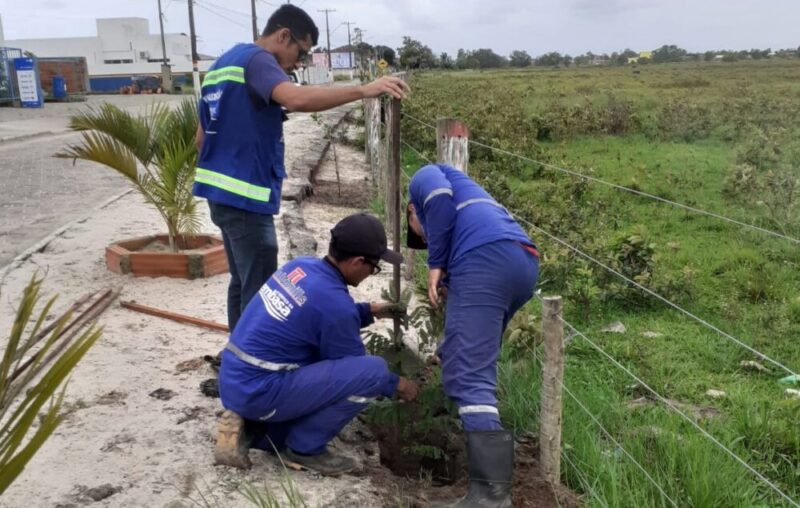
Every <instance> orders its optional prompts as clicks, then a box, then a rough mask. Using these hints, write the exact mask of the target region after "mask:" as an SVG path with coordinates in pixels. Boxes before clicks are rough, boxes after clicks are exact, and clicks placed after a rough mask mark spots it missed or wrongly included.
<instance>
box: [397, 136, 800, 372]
mask: <svg viewBox="0 0 800 508" xmlns="http://www.w3.org/2000/svg"><path fill="white" fill-rule="evenodd" d="M402 143H404V144H405V145H406V146H408V147H410V148H411V149H412V150H413V151H414V152H416V153H417V154H418V155H420V156H421V157H423V158H424V156H422V154H421V153H420V152H419V150H417V149H416V148H414V147H412V146H411V145H410V144H408V143H407V142H405V141H402ZM508 212H509V213H510V214H511V216H512V217H514V218H515V219H516V220H518V221H520V222H523V223H525V224H527V225H528V226H530V227H531V228H533V229H535V230H536V231H539V232H541V233H542V234H544V235H545V236H547V237H548V238H550V239H552V240H554V241H556V242H558V243H560V244H561V245H563V246H565V247H567V248H568V249H570V250H572V251H573V252H575V253H577V254H578V255H580V256H582V257H584V258H586V259H588V260H589V261H591V262H593V263H595V264H596V265H598V266H600V267H602V268H603V269H605V270H607V271H608V272H610V273H613V274H614V275H616V276H617V277H619V278H621V279H623V280H625V281H626V282H628V283H629V284H632V285H634V286H635V287H637V288H638V289H640V290H642V291H644V292H645V293H647V294H648V295H650V296H652V297H654V298H656V299H658V300H660V301H661V302H663V303H664V304H666V305H668V306H669V307H672V308H673V309H675V310H677V311H679V312H680V313H682V314H684V315H685V316H687V317H689V318H691V319H692V320H694V321H696V322H697V323H699V324H701V325H702V326H704V327H706V328H708V329H709V330H712V331H713V332H715V333H717V334H718V335H720V336H721V337H723V338H725V339H727V340H729V341H731V342H733V343H734V344H737V345H738V346H739V347H742V348H744V349H746V350H747V351H749V352H751V353H752V354H754V355H755V356H757V357H758V358H760V359H761V360H763V361H765V362H768V363H771V364H772V365H774V366H776V367H778V368H780V369H782V370H783V371H784V372H786V373H788V374H789V375H793V376H794V375H797V373H796V372H795V371H794V370H792V369H790V368H789V367H787V366H786V365H784V364H783V363H781V362H779V361H778V360H775V359H773V358H772V357H770V356H769V355H767V354H765V353H762V352H761V351H758V350H757V349H755V348H753V347H752V346H750V345H749V344H747V343H745V342H744V341H742V340H741V339H738V338H736V337H734V336H733V335H731V334H730V333H728V332H726V331H724V330H722V329H720V328H719V327H717V326H715V325H713V324H711V323H709V322H708V321H706V320H705V319H703V318H701V317H699V316H697V315H695V314H693V313H692V312H690V311H688V310H686V309H684V308H683V307H681V306H680V305H678V304H677V303H674V302H672V301H671V300H669V299H667V298H665V297H664V296H661V295H660V294H658V293H656V292H655V291H653V290H651V289H650V288H648V287H646V286H643V285H642V284H640V283H638V282H636V281H635V280H633V279H631V278H630V277H627V276H626V275H624V274H622V273H620V272H619V271H617V270H615V269H614V268H612V267H610V266H608V265H607V264H605V263H603V262H602V261H599V260H598V259H596V258H595V257H593V256H591V255H590V254H587V253H585V252H583V251H582V250H580V249H578V248H577V247H575V246H573V245H570V244H569V243H567V242H566V241H564V240H562V239H561V238H558V237H557V236H555V235H552V234H550V233H549V232H547V231H545V230H544V229H542V228H540V227H538V226H536V225H535V224H533V223H532V222H530V221H528V220H526V219H525V218H524V217H521V216H520V215H519V213H517V212H514V211H513V210H508Z"/></svg>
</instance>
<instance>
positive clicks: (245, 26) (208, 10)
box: [194, 0, 250, 29]
mask: <svg viewBox="0 0 800 508" xmlns="http://www.w3.org/2000/svg"><path fill="white" fill-rule="evenodd" d="M194 1H195V4H196V5H197V6H198V7H200V8H201V9H203V10H205V11H206V12H210V13H211V14H213V15H215V16H217V17H219V18H222V19H224V20H226V21H228V22H229V23H233V24H234V25H236V26H240V27H242V28H247V29H249V28H250V27H249V26H247V25H245V24H243V23H240V22H238V21H236V20H235V19H232V18H229V17H228V16H226V15H224V14H221V13H219V12H217V11H214V10H212V9H211V8H210V7H209V6H208V5H206V4H205V3H199V2H197V0H194Z"/></svg>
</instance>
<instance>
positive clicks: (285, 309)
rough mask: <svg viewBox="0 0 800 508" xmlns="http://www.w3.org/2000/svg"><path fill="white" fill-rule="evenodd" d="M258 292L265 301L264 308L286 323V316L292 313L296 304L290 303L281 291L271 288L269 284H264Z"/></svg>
mask: <svg viewBox="0 0 800 508" xmlns="http://www.w3.org/2000/svg"><path fill="white" fill-rule="evenodd" d="M258 294H259V296H261V300H262V301H263V302H264V309H265V310H266V311H267V314H269V315H270V316H272V317H273V318H274V319H277V320H278V321H281V322H283V323H285V322H286V318H288V317H289V314H291V313H292V309H294V305H292V304H291V303H289V300H288V299H287V298H286V297H285V296H283V295H282V294H281V292H280V291H278V290H276V289H271V288H270V287H269V286H267V285H264V286H262V287H261V289H260V290H259V291H258Z"/></svg>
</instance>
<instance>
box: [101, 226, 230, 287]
mask: <svg viewBox="0 0 800 508" xmlns="http://www.w3.org/2000/svg"><path fill="white" fill-rule="evenodd" d="M178 245H179V247H180V248H181V249H182V250H181V251H180V252H171V251H170V250H169V238H168V237H167V235H152V236H142V237H139V238H131V239H130V240H123V241H121V242H116V243H112V244H111V245H109V246H108V247H106V266H107V267H108V269H109V270H111V271H112V272H115V273H119V274H128V273H132V274H133V275H134V277H174V278H179V279H199V278H202V277H210V276H212V275H217V274H219V273H225V272H227V271H228V261H227V259H226V258H225V248H224V246H223V244H222V238H220V237H219V236H217V235H197V236H195V237H193V238H179V239H178Z"/></svg>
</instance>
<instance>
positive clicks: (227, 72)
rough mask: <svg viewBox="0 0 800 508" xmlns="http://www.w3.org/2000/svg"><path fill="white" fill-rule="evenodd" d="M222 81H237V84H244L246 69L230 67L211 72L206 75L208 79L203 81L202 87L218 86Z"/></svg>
mask: <svg viewBox="0 0 800 508" xmlns="http://www.w3.org/2000/svg"><path fill="white" fill-rule="evenodd" d="M222 81H235V82H237V83H244V67H237V66H235V65H229V66H227V67H221V68H219V69H214V70H213V71H209V72H208V74H206V77H205V78H204V79H203V85H202V86H208V85H216V84H217V83H220V82H222Z"/></svg>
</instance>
